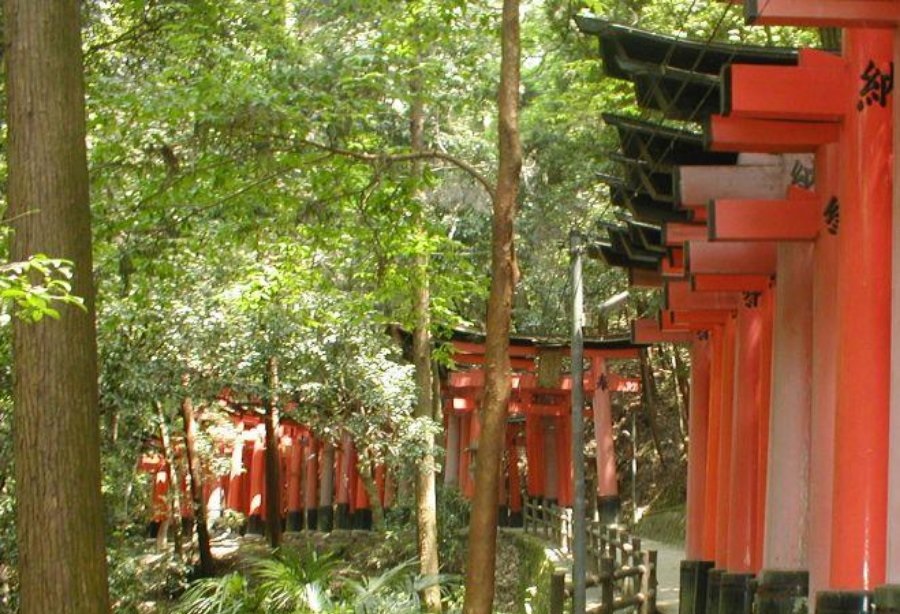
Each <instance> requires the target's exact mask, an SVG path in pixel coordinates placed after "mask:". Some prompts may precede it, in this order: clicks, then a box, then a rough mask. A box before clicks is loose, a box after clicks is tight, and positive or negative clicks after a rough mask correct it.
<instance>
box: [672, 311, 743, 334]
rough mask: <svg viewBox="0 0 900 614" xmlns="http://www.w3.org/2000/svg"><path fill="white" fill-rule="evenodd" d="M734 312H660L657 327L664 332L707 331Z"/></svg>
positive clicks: (723, 321)
mask: <svg viewBox="0 0 900 614" xmlns="http://www.w3.org/2000/svg"><path fill="white" fill-rule="evenodd" d="M734 313H736V311H734V310H732V311H723V310H718V309H683V310H678V311H671V310H665V309H663V310H660V312H659V326H660V329H661V330H664V331H667V330H668V331H678V330H707V329H710V328H713V327H715V326H721V325H723V324H725V322H727V321H728V320H729V319H730V318H731V316H732V315H733V314H734Z"/></svg>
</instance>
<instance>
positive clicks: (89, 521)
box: [3, 0, 109, 614]
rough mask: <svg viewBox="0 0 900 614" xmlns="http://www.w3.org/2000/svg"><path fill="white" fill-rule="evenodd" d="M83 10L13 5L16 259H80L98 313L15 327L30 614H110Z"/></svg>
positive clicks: (77, 266)
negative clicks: (42, 255) (39, 255)
mask: <svg viewBox="0 0 900 614" xmlns="http://www.w3.org/2000/svg"><path fill="white" fill-rule="evenodd" d="M80 5H81V3H80V2H78V1H77V0H5V1H4V5H3V8H4V14H3V18H4V29H5V32H4V35H5V36H4V38H5V42H6V45H5V56H6V92H7V104H8V107H7V112H8V113H7V119H8V126H9V138H8V152H9V157H8V164H9V176H8V184H9V191H8V202H9V211H8V219H11V220H13V221H12V222H11V225H12V227H13V229H14V234H13V238H12V249H11V255H12V258H13V259H14V260H23V259H27V258H28V257H29V256H32V255H34V254H36V253H45V254H49V255H51V256H54V257H58V258H65V259H68V260H70V261H72V262H73V264H74V272H75V274H74V279H73V288H72V289H73V293H74V294H75V295H77V296H80V297H82V298H83V299H84V302H85V306H86V309H85V310H81V309H78V308H76V307H74V306H63V307H62V308H61V309H60V315H61V317H60V319H59V320H58V321H53V320H44V321H42V322H40V323H37V324H26V323H24V322H16V323H15V324H14V326H13V356H14V385H13V396H14V399H15V408H14V419H13V422H14V432H15V443H14V454H15V476H16V484H17V514H16V518H17V527H18V529H17V538H18V548H19V579H20V591H21V592H20V595H21V604H22V605H21V612H22V614H31V613H40V614H43V613H45V612H54V613H58V614H67V613H69V612H72V613H78V614H91V613H93V612H108V611H109V591H108V587H107V566H106V552H105V546H104V527H103V519H104V511H103V500H102V497H101V494H100V416H99V411H98V404H99V403H98V396H99V394H98V386H97V369H98V367H97V338H96V330H95V325H94V313H95V311H94V283H93V265H92V257H91V213H90V206H89V195H88V172H87V154H86V148H85V121H84V70H83V65H82V52H81V30H80V19H79V7H80Z"/></svg>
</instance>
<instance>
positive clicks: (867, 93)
mask: <svg viewBox="0 0 900 614" xmlns="http://www.w3.org/2000/svg"><path fill="white" fill-rule="evenodd" d="M890 66H891V68H890V71H889V72H887V73H885V72H882V70H881V69H880V68H878V66H876V65H875V62H873V61H872V60H869V65H868V66H866V69H865V70H864V71H863V73H862V74H861V75H860V76H859V78H860V79H862V81H863V83H864V85H863V86H862V88H861V89H860V90H859V98H860V100H859V102H857V103H856V108H857V109H858V110H860V111H862V110H863V109H864V108H866V107H867V106H872V105H873V104H875V103H876V102H877V103H878V104H880V105H881V106H882V107H885V106H887V100H888V95H889V94H890V93H891V92H892V91H893V90H894V63H893V62H891V64H890Z"/></svg>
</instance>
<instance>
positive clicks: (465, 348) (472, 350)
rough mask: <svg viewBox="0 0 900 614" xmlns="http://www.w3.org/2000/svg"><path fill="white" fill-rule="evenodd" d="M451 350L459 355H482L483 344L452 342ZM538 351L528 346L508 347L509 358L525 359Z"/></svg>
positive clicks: (535, 354)
mask: <svg viewBox="0 0 900 614" xmlns="http://www.w3.org/2000/svg"><path fill="white" fill-rule="evenodd" d="M453 348H454V349H455V350H456V351H457V352H460V353H463V354H484V344H483V343H473V342H471V341H454V342H453ZM537 353H538V349H537V347H535V346H529V345H510V346H509V355H510V356H519V357H527V356H537Z"/></svg>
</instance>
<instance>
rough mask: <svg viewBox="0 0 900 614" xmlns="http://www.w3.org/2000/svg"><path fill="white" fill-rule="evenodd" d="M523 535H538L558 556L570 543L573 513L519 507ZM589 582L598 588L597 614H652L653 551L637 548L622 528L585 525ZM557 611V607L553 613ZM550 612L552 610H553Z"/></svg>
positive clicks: (556, 589)
mask: <svg viewBox="0 0 900 614" xmlns="http://www.w3.org/2000/svg"><path fill="white" fill-rule="evenodd" d="M524 512H525V532H526V533H531V534H533V535H536V536H538V537H541V538H543V539H545V540H547V541H549V542H551V543H552V544H553V545H555V546H557V547H559V548H560V549H561V550H562V551H563V552H569V550H570V548H571V544H572V510H571V509H568V508H561V507H559V506H557V505H553V504H547V503H544V502H542V501H541V500H538V499H532V500H528V501H526V502H525V503H524ZM587 532H588V535H587V538H588V541H587V552H588V584H589V585H590V586H599V587H600V593H601V605H600V606H599V607H593V608H590V609H589V611H590V612H594V613H596V614H613V613H615V612H634V613H638V614H656V586H657V581H656V551H655V550H642V549H641V540H640V539H639V538H637V537H634V536H632V535H630V534H628V532H626V531H625V530H624V529H622V528H621V527H616V526H605V525H602V524H600V523H599V522H598V521H596V520H593V521H589V522H588V527H587ZM562 581H563V580H562V578H561V577H560V576H559V575H556V576H554V581H553V582H554V586H552V587H551V595H552V596H553V597H554V599H553V600H552V601H558V602H559V606H558V607H561V606H562V603H561V597H560V596H561V589H560V583H561V582H562ZM558 611H559V612H562V610H561V609H559V610H558ZM554 614H555V612H554Z"/></svg>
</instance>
